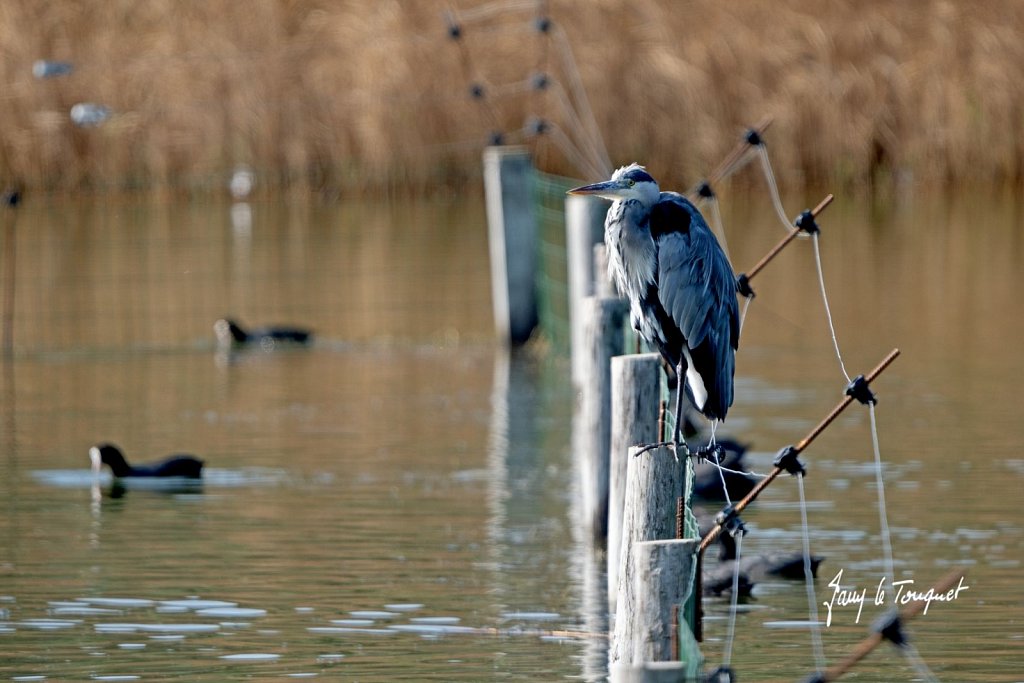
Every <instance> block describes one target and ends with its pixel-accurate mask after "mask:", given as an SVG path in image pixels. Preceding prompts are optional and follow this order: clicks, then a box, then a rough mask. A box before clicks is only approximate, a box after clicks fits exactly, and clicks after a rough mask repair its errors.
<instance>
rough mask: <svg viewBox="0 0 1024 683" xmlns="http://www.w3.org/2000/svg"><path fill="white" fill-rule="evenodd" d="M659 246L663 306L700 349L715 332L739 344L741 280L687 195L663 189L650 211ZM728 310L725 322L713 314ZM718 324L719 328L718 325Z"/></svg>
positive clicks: (730, 343)
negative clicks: (737, 298) (738, 288)
mask: <svg viewBox="0 0 1024 683" xmlns="http://www.w3.org/2000/svg"><path fill="white" fill-rule="evenodd" d="M651 235H652V236H653V237H654V239H655V241H656V243H657V245H658V291H659V295H660V298H661V303H662V306H664V308H665V311H666V312H667V313H668V314H669V315H670V316H671V317H672V320H673V321H674V322H675V323H676V326H677V327H679V330H680V331H681V332H682V333H683V336H685V337H686V339H687V341H688V342H689V346H690V348H695V347H696V346H697V345H698V344H700V343H701V342H702V341H704V338H705V337H706V336H707V335H708V334H709V333H710V332H712V330H715V331H716V332H723V333H724V335H723V336H724V338H725V341H726V343H728V344H729V345H730V346H732V348H734V349H735V348H736V347H737V345H738V344H737V342H738V338H739V305H738V303H737V301H736V278H735V276H734V275H733V272H732V267H731V266H730V265H729V261H728V259H727V258H726V257H725V253H724V252H723V251H722V250H721V248H720V247H719V246H718V241H717V240H716V239H715V236H714V234H712V232H711V230H710V229H709V228H708V226H707V223H705V222H704V218H703V217H702V216H701V215H700V212H699V211H697V208H696V207H694V206H693V204H691V203H690V202H689V201H688V200H687V199H686V198H684V197H683V196H682V195H679V194H676V193H674V192H662V193H661V201H660V202H658V204H657V205H656V206H655V207H654V210H653V211H652V212H651ZM719 311H721V312H722V313H724V315H723V316H721V320H720V321H718V320H715V319H713V318H715V316H714V314H715V313H716V312H719ZM716 328H719V329H716Z"/></svg>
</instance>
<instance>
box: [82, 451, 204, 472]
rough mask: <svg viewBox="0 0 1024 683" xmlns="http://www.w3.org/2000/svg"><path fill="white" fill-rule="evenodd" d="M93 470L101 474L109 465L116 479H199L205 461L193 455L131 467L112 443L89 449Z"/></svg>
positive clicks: (181, 455)
mask: <svg viewBox="0 0 1024 683" xmlns="http://www.w3.org/2000/svg"><path fill="white" fill-rule="evenodd" d="M89 458H90V459H91V460H92V469H93V471H94V472H99V471H100V469H101V468H102V467H103V465H107V466H108V467H109V468H110V471H111V472H113V473H114V476H115V477H118V478H122V477H181V478H185V479H199V478H201V477H202V476H203V461H202V460H200V459H199V458H196V457H194V456H191V455H185V454H180V455H171V456H168V457H167V458H165V459H163V460H161V461H159V462H155V463H151V464H148V465H129V464H128V461H127V460H125V459H124V453H122V452H121V449H120V448H118V447H117V446H115V445H114V444H110V443H101V444H96V445H95V446H93V447H92V448H90V449H89Z"/></svg>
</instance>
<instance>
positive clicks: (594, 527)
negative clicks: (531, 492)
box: [579, 297, 626, 541]
mask: <svg viewBox="0 0 1024 683" xmlns="http://www.w3.org/2000/svg"><path fill="white" fill-rule="evenodd" d="M581 308H582V318H583V332H584V339H585V340H586V341H585V344H584V345H583V346H584V350H585V353H584V354H583V371H584V373H585V374H584V377H585V379H586V381H585V382H584V384H583V386H582V387H581V392H580V393H581V400H580V406H579V410H580V414H581V417H582V420H581V422H582V425H581V432H580V436H581V437H582V438H581V440H580V447H581V449H582V453H581V458H580V463H579V467H580V492H581V500H580V503H581V510H582V515H583V516H582V521H583V523H584V524H585V525H587V526H589V528H590V530H591V532H592V534H593V537H594V539H595V540H599V541H604V539H605V537H606V536H607V533H608V479H609V474H608V466H609V447H610V444H611V359H612V357H613V356H619V355H621V354H622V344H623V323H624V320H625V317H626V302H625V301H623V300H621V299H598V298H597V297H587V298H586V299H584V301H583V304H582V307H581Z"/></svg>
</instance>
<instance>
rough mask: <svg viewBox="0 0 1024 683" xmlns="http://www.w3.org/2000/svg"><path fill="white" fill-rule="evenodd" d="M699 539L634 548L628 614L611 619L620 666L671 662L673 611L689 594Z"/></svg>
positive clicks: (674, 654) (639, 544)
mask: <svg viewBox="0 0 1024 683" xmlns="http://www.w3.org/2000/svg"><path fill="white" fill-rule="evenodd" d="M699 545H700V539H699V538H687V539H674V538H673V539H668V540H661V541H638V542H637V543H635V544H633V547H632V555H633V575H632V577H631V579H630V582H631V583H632V584H633V585H632V587H631V589H630V591H629V593H630V594H631V595H632V598H633V599H632V601H631V602H630V609H629V610H628V611H626V612H621V613H619V614H617V615H616V617H615V645H614V646H613V647H617V648H618V656H619V660H618V661H621V662H625V663H631V664H639V663H641V662H651V661H654V662H665V661H671V660H676V659H678V657H679V654H678V652H676V643H675V642H674V641H675V637H674V632H675V629H676V628H677V626H678V624H677V619H678V609H677V608H679V607H681V606H682V604H683V602H684V601H685V600H686V598H687V596H688V595H689V593H690V591H691V590H693V586H694V583H693V573H694V571H695V569H696V566H697V554H696V552H697V546H699Z"/></svg>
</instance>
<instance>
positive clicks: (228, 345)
mask: <svg viewBox="0 0 1024 683" xmlns="http://www.w3.org/2000/svg"><path fill="white" fill-rule="evenodd" d="M213 331H214V333H216V335H217V345H218V346H220V347H221V348H222V349H238V348H242V347H245V346H259V347H260V348H262V349H263V350H265V351H269V350H272V349H274V348H276V347H277V346H278V345H279V344H284V345H293V346H304V345H306V344H309V343H310V342H311V341H312V339H313V334H312V333H311V332H310V331H309V330H305V329H302V328H298V327H261V328H258V329H253V330H248V331H247V330H245V329H243V328H242V326H241V325H239V324H238V323H237V322H235V321H234V320H231V319H230V318H221V319H220V320H218V321H217V322H215V323H214V324H213Z"/></svg>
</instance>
